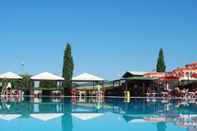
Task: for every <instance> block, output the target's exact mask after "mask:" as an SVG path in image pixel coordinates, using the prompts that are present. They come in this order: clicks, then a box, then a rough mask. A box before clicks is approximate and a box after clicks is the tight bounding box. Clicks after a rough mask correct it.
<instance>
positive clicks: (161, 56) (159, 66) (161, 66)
mask: <svg viewBox="0 0 197 131" xmlns="http://www.w3.org/2000/svg"><path fill="white" fill-rule="evenodd" d="M165 71H166V65H165V60H164V53H163V49H162V48H161V49H160V51H159V58H158V60H157V72H165Z"/></svg>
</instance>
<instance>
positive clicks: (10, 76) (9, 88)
mask: <svg viewBox="0 0 197 131" xmlns="http://www.w3.org/2000/svg"><path fill="white" fill-rule="evenodd" d="M21 79H22V77H21V76H19V75H18V74H16V73H13V72H6V73H4V74H1V75H0V86H1V96H9V97H12V96H22V89H21V88H22V87H20V84H19V80H21Z"/></svg>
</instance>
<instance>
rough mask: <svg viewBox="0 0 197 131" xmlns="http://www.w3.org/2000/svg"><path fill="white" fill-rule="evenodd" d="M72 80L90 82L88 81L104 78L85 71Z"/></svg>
mask: <svg viewBox="0 0 197 131" xmlns="http://www.w3.org/2000/svg"><path fill="white" fill-rule="evenodd" d="M72 81H82V82H88V81H104V79H103V78H100V77H98V76H94V75H91V74H88V73H83V74H81V75H79V76H76V77H73V79H72Z"/></svg>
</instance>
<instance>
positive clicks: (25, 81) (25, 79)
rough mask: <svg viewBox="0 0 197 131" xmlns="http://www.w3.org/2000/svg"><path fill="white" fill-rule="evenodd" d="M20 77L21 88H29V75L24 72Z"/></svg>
mask: <svg viewBox="0 0 197 131" xmlns="http://www.w3.org/2000/svg"><path fill="white" fill-rule="evenodd" d="M21 77H22V80H20V82H21V87H22V88H23V89H29V88H30V87H31V75H28V74H24V75H21Z"/></svg>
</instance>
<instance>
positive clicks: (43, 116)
mask: <svg viewBox="0 0 197 131" xmlns="http://www.w3.org/2000/svg"><path fill="white" fill-rule="evenodd" d="M63 115H64V114H63V113H46V114H31V115H30V116H31V117H32V118H34V119H38V120H41V121H49V120H52V119H56V118H59V117H62V116H63Z"/></svg>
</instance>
